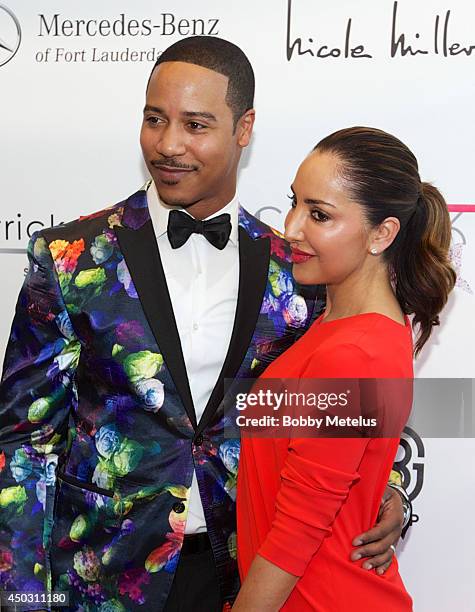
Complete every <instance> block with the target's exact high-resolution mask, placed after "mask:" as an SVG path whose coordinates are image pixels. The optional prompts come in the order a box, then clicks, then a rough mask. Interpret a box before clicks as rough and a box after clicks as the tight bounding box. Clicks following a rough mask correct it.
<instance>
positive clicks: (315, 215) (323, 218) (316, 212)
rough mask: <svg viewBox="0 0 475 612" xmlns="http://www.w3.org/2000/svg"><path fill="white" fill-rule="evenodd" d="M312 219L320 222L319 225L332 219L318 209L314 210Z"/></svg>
mask: <svg viewBox="0 0 475 612" xmlns="http://www.w3.org/2000/svg"><path fill="white" fill-rule="evenodd" d="M312 217H313V218H314V219H315V221H318V223H325V222H326V221H328V220H329V219H330V217H329V216H328V215H326V214H325V213H323V212H322V211H321V210H316V209H315V210H312Z"/></svg>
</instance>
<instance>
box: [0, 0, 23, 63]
mask: <svg viewBox="0 0 475 612" xmlns="http://www.w3.org/2000/svg"><path fill="white" fill-rule="evenodd" d="M20 43H21V26H20V22H19V21H18V19H17V18H16V16H15V15H14V13H12V11H11V10H10V9H9V8H8V7H6V6H5V5H3V4H0V67H1V66H5V64H8V62H9V61H10V60H12V59H13V58H14V57H15V55H16V52H17V51H18V49H19V48H20Z"/></svg>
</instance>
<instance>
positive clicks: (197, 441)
mask: <svg viewBox="0 0 475 612" xmlns="http://www.w3.org/2000/svg"><path fill="white" fill-rule="evenodd" d="M202 444H203V436H202V435H201V434H198V435H197V436H196V438H195V446H201V445H202Z"/></svg>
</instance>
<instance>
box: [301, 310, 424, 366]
mask: <svg viewBox="0 0 475 612" xmlns="http://www.w3.org/2000/svg"><path fill="white" fill-rule="evenodd" d="M314 332H315V340H316V342H315V345H314V346H315V350H314V351H313V352H312V354H311V355H309V359H308V364H307V370H316V371H317V372H318V374H319V375H320V376H355V377H357V376H358V377H363V376H366V377H376V376H385V377H393V376H412V350H413V345H412V332H411V326H410V323H409V320H408V319H407V318H406V322H405V325H402V324H401V323H399V322H397V321H395V320H394V319H391V318H390V317H387V316H386V315H383V314H379V313H364V314H361V315H355V316H352V317H345V318H342V319H335V320H332V321H328V322H321V321H317V326H316V329H315V330H314Z"/></svg>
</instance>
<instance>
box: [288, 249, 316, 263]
mask: <svg viewBox="0 0 475 612" xmlns="http://www.w3.org/2000/svg"><path fill="white" fill-rule="evenodd" d="M312 257H315V255H311V254H310V253H305V251H299V249H294V248H292V262H293V263H295V264H299V263H304V262H306V261H308V260H309V259H311V258H312Z"/></svg>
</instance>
